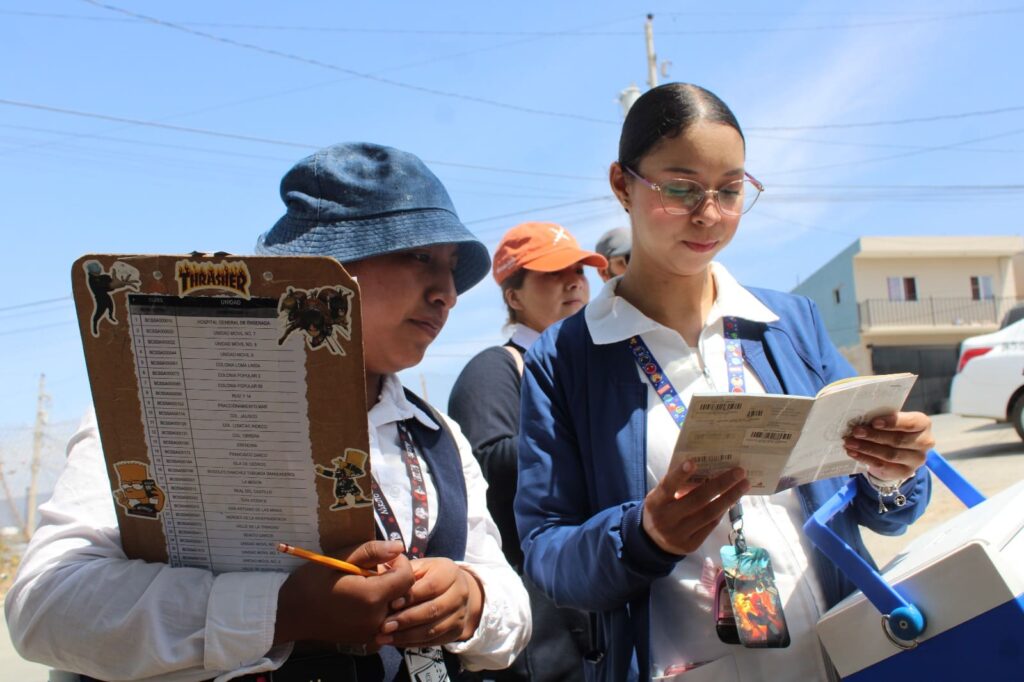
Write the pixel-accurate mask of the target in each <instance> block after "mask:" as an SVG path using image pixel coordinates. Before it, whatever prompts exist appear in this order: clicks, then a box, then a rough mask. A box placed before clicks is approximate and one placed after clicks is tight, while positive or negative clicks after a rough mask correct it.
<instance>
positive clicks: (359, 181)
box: [256, 142, 491, 294]
mask: <svg viewBox="0 0 1024 682" xmlns="http://www.w3.org/2000/svg"><path fill="white" fill-rule="evenodd" d="M281 198H282V199H283V200H284V203H285V206H286V207H287V208H286V210H285V214H284V215H283V216H282V217H281V219H280V220H278V221H277V223H276V224H275V225H274V226H273V227H272V228H271V229H270V231H268V232H266V233H265V234H262V235H260V237H259V239H258V240H257V242H256V253H258V254H262V255H273V256H303V255H323V256H333V257H334V258H335V259H336V260H338V261H339V262H340V263H350V262H354V261H358V260H363V259H364V258H369V257H371V256H380V255H383V254H386V253H391V252H394V251H402V250H405V249H411V248H415V247H418V246H431V245H434V244H457V245H458V256H459V257H458V264H457V265H456V267H455V273H454V278H455V290H456V291H457V292H458V293H460V294H461V293H462V292H464V291H466V290H467V289H469V288H470V287H472V286H473V285H474V284H476V283H477V282H479V281H480V280H481V279H483V278H484V277H485V276H486V275H487V273H488V272H489V271H490V268H491V258H490V256H489V255H488V253H487V247H486V246H484V245H483V244H482V243H481V242H480V241H479V240H477V238H476V237H475V236H473V233H472V232H470V231H469V230H468V229H467V228H466V226H465V225H463V224H462V222H461V221H460V220H459V217H458V215H456V213H455V207H454V206H453V205H452V200H451V199H450V198H449V197H448V192H447V191H446V190H445V188H444V185H442V184H441V181H440V180H438V179H437V176H435V175H434V174H433V173H432V172H430V169H429V168H427V166H426V165H425V164H424V163H423V162H422V161H421V160H420V159H419V158H417V157H416V156H414V155H413V154H410V153H408V152H403V151H400V150H398V149H394V148H392V147H385V146H382V145H378V144H371V143H368V142H346V143H342V144H336V145H333V146H331V147H327V148H325V149H321V150H320V151H318V152H316V153H315V154H313V155H312V156H307V157H306V158H304V159H302V160H301V161H299V162H298V163H297V164H295V165H294V166H293V167H292V169H291V170H289V171H288V172H287V173H286V174H285V176H284V178H282V180H281Z"/></svg>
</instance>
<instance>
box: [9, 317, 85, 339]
mask: <svg viewBox="0 0 1024 682" xmlns="http://www.w3.org/2000/svg"><path fill="white" fill-rule="evenodd" d="M70 322H72V320H64V321H63V322H51V323H50V324H40V325H36V326H35V327H22V328H20V329H8V330H6V331H2V332H0V336H11V335H14V334H27V333H29V332H37V331H41V330H43V329H52V328H53V327H62V326H64V325H66V324H68V323H70Z"/></svg>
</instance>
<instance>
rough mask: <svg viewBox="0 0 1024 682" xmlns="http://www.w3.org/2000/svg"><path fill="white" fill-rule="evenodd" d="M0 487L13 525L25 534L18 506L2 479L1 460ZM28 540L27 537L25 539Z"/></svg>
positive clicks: (1, 466) (1, 460)
mask: <svg viewBox="0 0 1024 682" xmlns="http://www.w3.org/2000/svg"><path fill="white" fill-rule="evenodd" d="M0 486H2V487H3V489H4V497H6V498H7V504H8V506H10V508H11V514H12V516H13V517H14V525H16V526H17V527H18V528H19V529H20V530H21V532H22V534H24V533H25V525H24V524H23V523H22V522H21V510H19V509H18V505H16V504H15V503H14V498H13V497H12V496H11V489H10V488H9V487H7V479H6V478H5V477H4V463H3V459H0ZM25 540H28V537H27V536H26V537H25Z"/></svg>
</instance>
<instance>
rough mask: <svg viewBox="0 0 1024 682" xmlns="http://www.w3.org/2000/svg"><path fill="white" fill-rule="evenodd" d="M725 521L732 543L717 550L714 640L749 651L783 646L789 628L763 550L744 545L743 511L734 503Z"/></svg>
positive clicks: (766, 554) (769, 565)
mask: <svg viewBox="0 0 1024 682" xmlns="http://www.w3.org/2000/svg"><path fill="white" fill-rule="evenodd" d="M729 520H730V521H731V522H732V528H733V530H732V534H731V536H730V538H729V539H730V540H731V541H732V544H731V545H725V546H724V547H722V549H721V556H722V570H721V571H720V572H719V576H718V579H717V580H716V581H715V630H716V631H717V632H718V637H719V639H721V640H722V641H723V642H725V643H727V644H742V645H743V646H745V647H751V648H783V647H787V646H789V628H788V627H787V626H786V616H785V614H783V612H782V600H781V599H780V597H779V589H778V587H776V585H775V572H774V571H773V570H772V562H771V557H770V556H768V552H767V551H766V550H765V549H763V548H761V547H750V546H748V545H747V540H746V538H745V537H744V536H743V509H742V507H741V506H740V505H739V504H738V503H737V504H736V506H734V507H733V508H732V509H730V510H729ZM726 592H728V599H726ZM726 602H727V604H726Z"/></svg>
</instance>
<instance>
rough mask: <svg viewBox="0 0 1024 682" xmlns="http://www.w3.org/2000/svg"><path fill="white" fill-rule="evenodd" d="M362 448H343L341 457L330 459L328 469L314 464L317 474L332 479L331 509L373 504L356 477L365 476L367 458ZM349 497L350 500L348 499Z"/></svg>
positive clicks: (336, 509)
mask: <svg viewBox="0 0 1024 682" xmlns="http://www.w3.org/2000/svg"><path fill="white" fill-rule="evenodd" d="M369 457H370V456H369V455H367V454H366V453H365V452H363V451H362V450H357V449H355V448H345V454H344V455H343V456H342V457H335V458H334V459H332V460H331V464H333V465H334V468H333V469H330V468H328V467H325V466H321V465H319V464H317V465H315V468H316V473H317V475H318V476H323V477H324V478H333V479H334V504H332V505H331V511H338V510H340V509H348V508H349V507H352V508H358V507H366V506H368V505H371V504H373V500H371V499H370V498H369V497H367V496H366V493H365V492H363V489H362V487H361V486H360V484H359V481H358V480H357V479H360V478H365V477H366V460H367V459H369ZM350 498H351V502H349V499H350Z"/></svg>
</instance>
